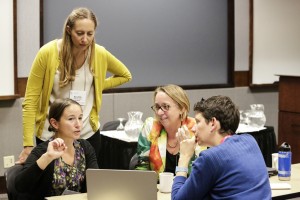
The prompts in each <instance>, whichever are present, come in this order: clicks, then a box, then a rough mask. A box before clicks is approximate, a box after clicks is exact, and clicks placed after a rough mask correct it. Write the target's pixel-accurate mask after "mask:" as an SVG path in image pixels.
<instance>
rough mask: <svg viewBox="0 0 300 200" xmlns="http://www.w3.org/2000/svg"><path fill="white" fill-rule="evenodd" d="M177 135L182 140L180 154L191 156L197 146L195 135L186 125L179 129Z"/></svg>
mask: <svg viewBox="0 0 300 200" xmlns="http://www.w3.org/2000/svg"><path fill="white" fill-rule="evenodd" d="M176 136H177V138H178V140H179V141H180V156H185V157H187V158H191V157H192V156H193V154H194V152H195V148H196V140H195V136H191V135H190V132H189V130H188V128H187V127H186V126H185V125H183V126H182V127H181V128H179V129H178V132H177V133H176Z"/></svg>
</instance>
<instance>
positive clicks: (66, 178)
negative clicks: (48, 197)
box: [52, 140, 86, 195]
mask: <svg viewBox="0 0 300 200" xmlns="http://www.w3.org/2000/svg"><path fill="white" fill-rule="evenodd" d="M74 147H75V159H74V165H73V166H71V165H69V164H67V163H65V162H64V161H63V159H62V158H59V159H56V160H55V161H54V173H53V181H52V194H53V195H61V194H62V193H63V192H64V191H65V190H66V189H67V190H72V191H76V192H79V191H80V189H81V187H80V186H81V183H82V182H83V181H84V177H85V167H86V162H85V154H84V150H83V148H82V147H81V145H80V143H79V142H78V141H76V140H75V141H74Z"/></svg>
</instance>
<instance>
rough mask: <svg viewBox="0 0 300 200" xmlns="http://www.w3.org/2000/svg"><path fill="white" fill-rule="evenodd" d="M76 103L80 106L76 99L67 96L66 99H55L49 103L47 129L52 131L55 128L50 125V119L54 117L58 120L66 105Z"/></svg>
mask: <svg viewBox="0 0 300 200" xmlns="http://www.w3.org/2000/svg"><path fill="white" fill-rule="evenodd" d="M73 104H75V105H78V106H79V107H80V108H81V106H80V104H79V103H78V102H77V101H74V100H72V99H69V98H66V99H56V100H55V101H54V102H53V103H52V104H51V107H50V110H49V116H48V121H49V124H50V125H49V127H48V130H49V131H53V132H55V131H56V129H55V128H54V127H53V126H52V125H51V123H50V119H52V118H53V119H55V120H56V121H59V120H60V118H61V116H62V115H63V113H64V111H65V109H66V108H67V107H69V106H70V105H73Z"/></svg>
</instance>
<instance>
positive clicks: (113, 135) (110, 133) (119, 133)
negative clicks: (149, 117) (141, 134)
mask: <svg viewBox="0 0 300 200" xmlns="http://www.w3.org/2000/svg"><path fill="white" fill-rule="evenodd" d="M100 134H102V135H104V136H107V137H110V138H115V139H118V140H122V141H125V142H137V141H138V138H131V137H128V135H127V134H126V133H125V131H117V130H113V131H100Z"/></svg>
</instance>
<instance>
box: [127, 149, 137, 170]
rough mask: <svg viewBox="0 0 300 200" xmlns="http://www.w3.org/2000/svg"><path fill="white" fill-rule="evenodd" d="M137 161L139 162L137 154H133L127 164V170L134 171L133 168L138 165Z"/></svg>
mask: <svg viewBox="0 0 300 200" xmlns="http://www.w3.org/2000/svg"><path fill="white" fill-rule="evenodd" d="M138 161H139V157H138V154H137V153H135V154H134V155H133V156H132V158H131V159H130V162H129V169H130V170H134V169H135V166H136V165H137V164H138Z"/></svg>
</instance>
